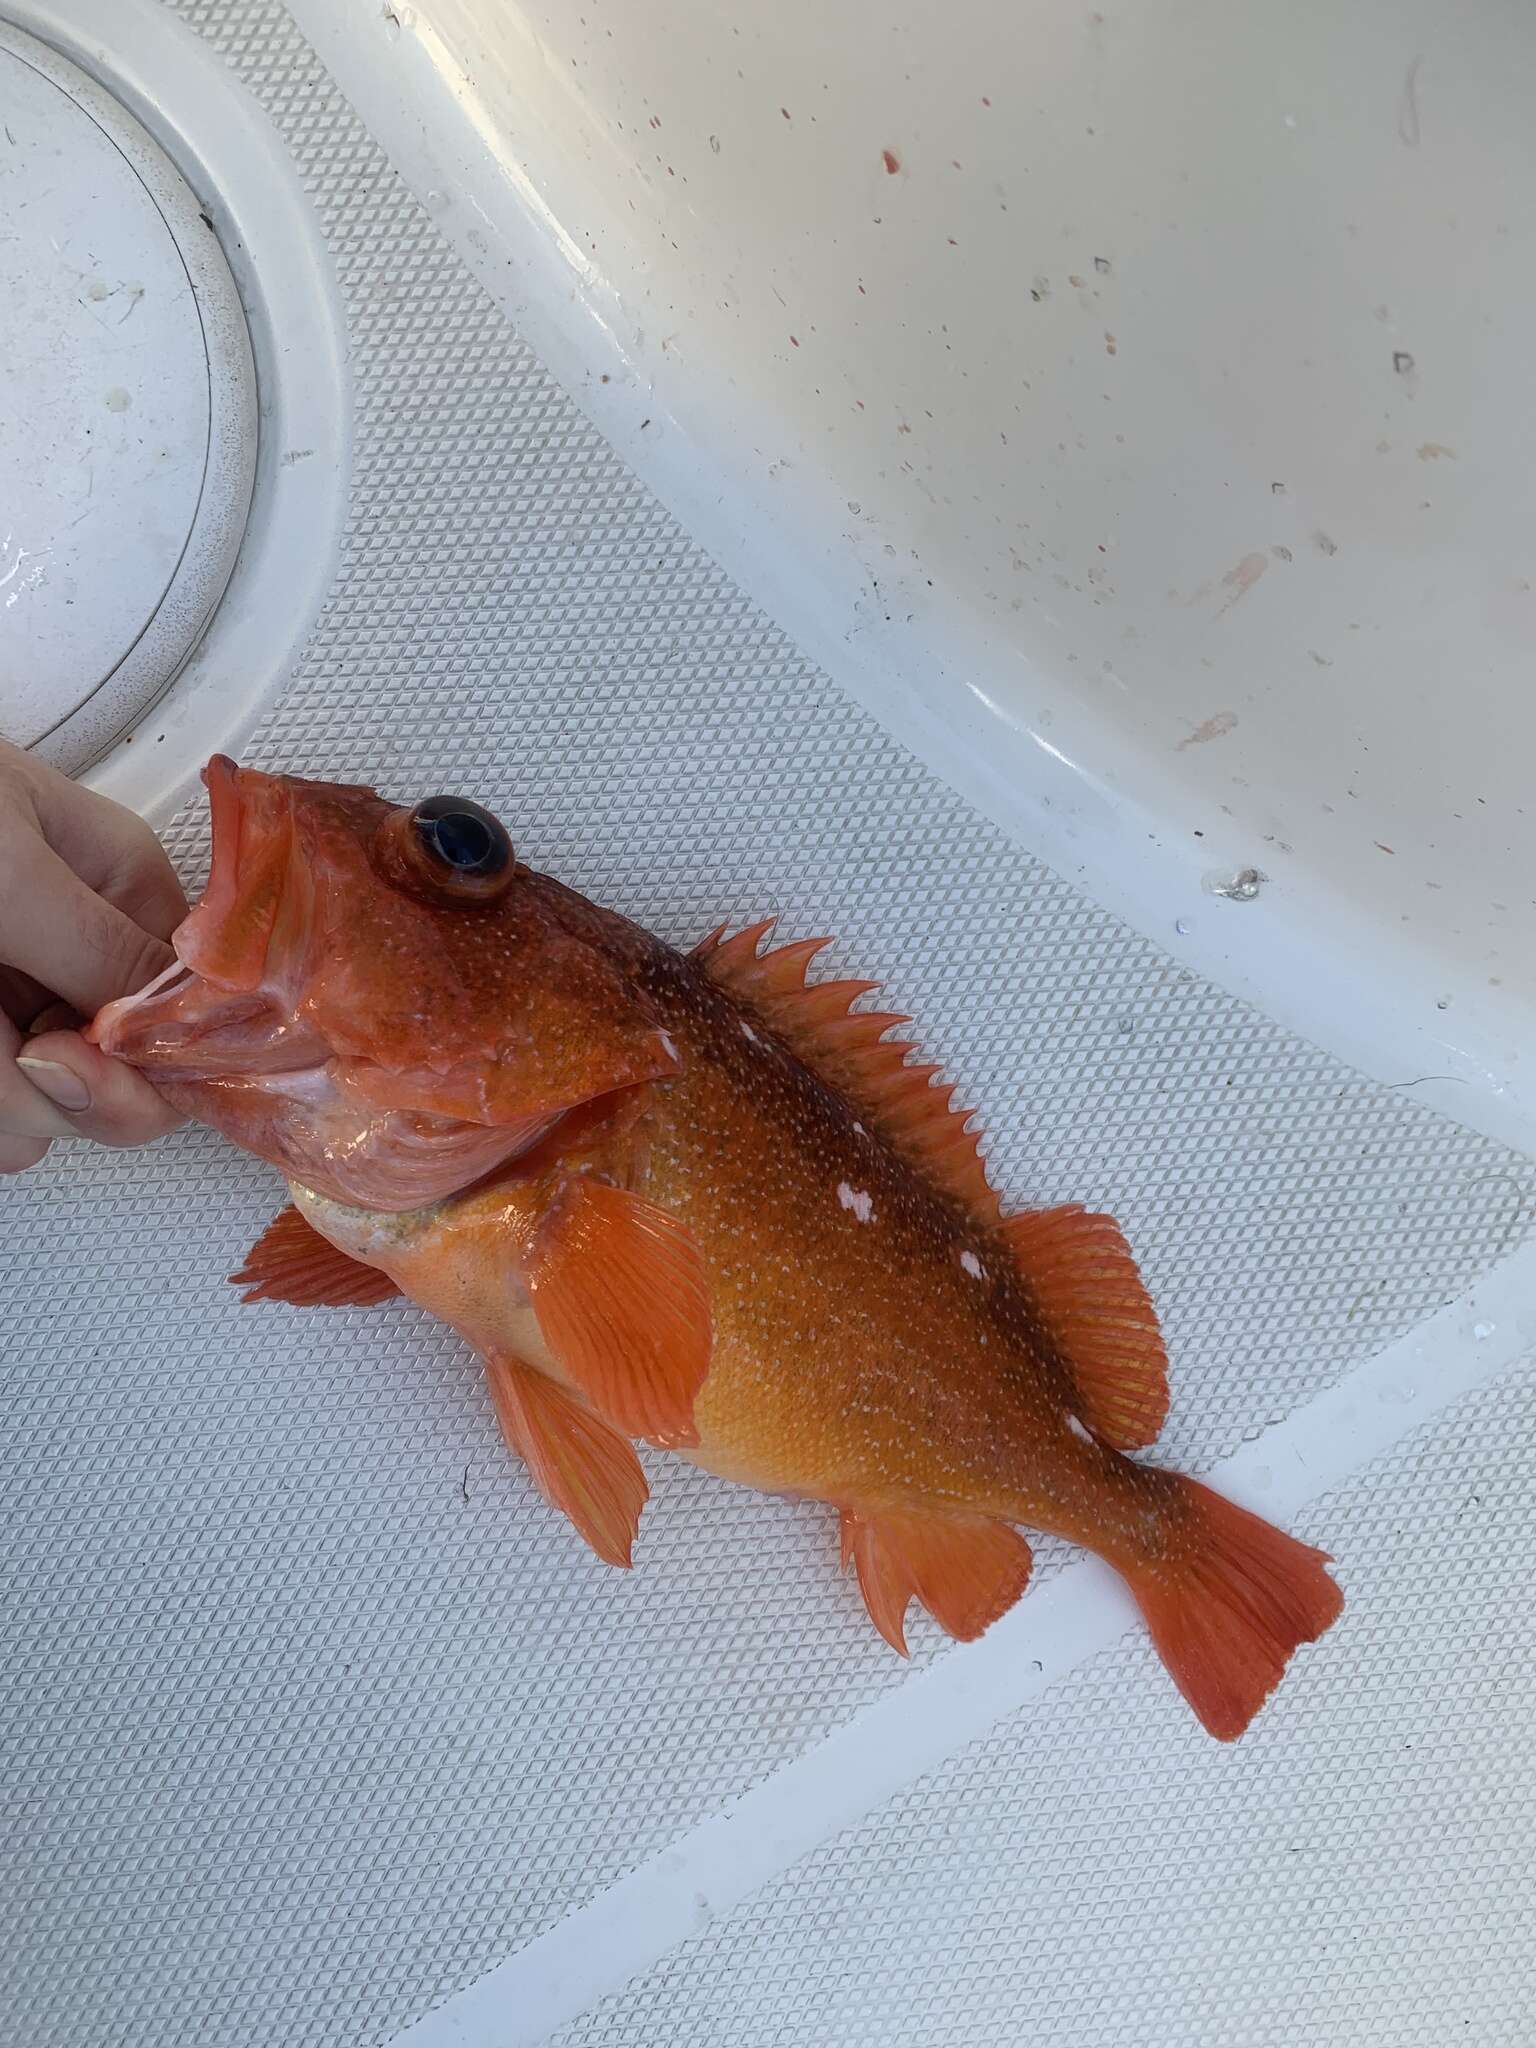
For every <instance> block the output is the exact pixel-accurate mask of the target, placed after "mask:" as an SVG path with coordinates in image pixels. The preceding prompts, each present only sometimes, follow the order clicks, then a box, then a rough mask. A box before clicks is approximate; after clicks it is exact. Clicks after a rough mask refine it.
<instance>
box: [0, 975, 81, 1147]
mask: <svg viewBox="0 0 1536 2048" xmlns="http://www.w3.org/2000/svg"><path fill="white" fill-rule="evenodd" d="M25 1044H26V1040H25V1039H24V1038H23V1037H22V1034H21V1032H20V1030H19V1029H18V1028H17V1026H16V1024H15V1023H14V1022H13V1021H12V1019H11V1018H10V1017H9V1016H7V1015H6V1014H5V1013H4V1012H0V1173H24V1172H25V1171H26V1169H27V1168H28V1167H29V1166H36V1164H37V1162H38V1161H39V1160H40V1159H41V1158H42V1156H43V1154H44V1153H45V1152H46V1151H47V1150H48V1146H49V1144H50V1142H51V1141H52V1140H53V1139H54V1138H58V1137H62V1136H64V1135H65V1133H66V1132H67V1131H68V1129H69V1124H68V1120H67V1118H65V1117H64V1116H63V1115H62V1114H61V1113H60V1112H59V1111H58V1110H57V1109H55V1108H54V1107H53V1105H52V1104H51V1103H50V1102H49V1101H48V1099H47V1097H46V1096H44V1095H41V1094H39V1093H38V1091H37V1089H36V1088H34V1087H33V1086H32V1085H31V1083H30V1082H29V1081H28V1079H27V1077H26V1075H25V1073H24V1072H23V1071H22V1070H21V1068H19V1067H18V1066H17V1064H16V1055H17V1054H18V1053H19V1052H20V1051H21V1049H22V1047H23V1046H24V1045H25Z"/></svg>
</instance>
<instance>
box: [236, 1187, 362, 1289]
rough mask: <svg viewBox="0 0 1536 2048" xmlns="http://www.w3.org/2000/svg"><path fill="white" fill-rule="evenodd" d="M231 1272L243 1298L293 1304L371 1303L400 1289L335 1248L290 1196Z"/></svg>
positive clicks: (357, 1260) (358, 1260)
mask: <svg viewBox="0 0 1536 2048" xmlns="http://www.w3.org/2000/svg"><path fill="white" fill-rule="evenodd" d="M229 1277H230V1279H231V1281H232V1282H233V1283H234V1285H235V1286H236V1287H243V1288H244V1289H245V1290H246V1291H245V1293H244V1294H243V1295H242V1296H241V1299H242V1300H243V1301H286V1302H289V1303H291V1304H292V1305H293V1306H294V1307H295V1308H375V1307H377V1305H378V1304H379V1303H380V1302H381V1301H392V1300H393V1299H394V1297H395V1296H396V1295H397V1294H398V1293H399V1292H400V1290H399V1288H398V1287H397V1286H396V1285H395V1283H394V1281H393V1280H391V1279H390V1277H389V1275H388V1274H387V1273H381V1272H380V1271H379V1269H378V1267H377V1266H365V1265H364V1264H363V1263H362V1261H361V1260H360V1259H353V1258H349V1257H348V1255H347V1254H346V1253H345V1252H339V1251H337V1249H336V1247H335V1245H333V1244H332V1243H330V1241H329V1240H328V1239H326V1238H323V1237H322V1236H321V1235H320V1233H319V1231H318V1230H316V1229H315V1228H314V1226H313V1225H312V1224H310V1223H308V1222H306V1221H305V1219H304V1217H303V1216H301V1215H300V1214H299V1212H298V1210H297V1209H295V1208H294V1206H293V1204H292V1203H291V1202H290V1203H289V1205H288V1207H287V1208H286V1209H280V1210H279V1211H278V1213H277V1214H276V1215H275V1216H274V1217H273V1219H272V1221H271V1222H270V1223H269V1224H268V1225H267V1227H266V1229H265V1230H264V1231H263V1232H262V1233H261V1236H260V1237H259V1238H257V1240H256V1242H255V1244H253V1245H252V1246H251V1249H250V1250H249V1252H247V1254H246V1258H245V1264H244V1265H243V1266H242V1267H241V1268H240V1270H239V1272H238V1273H231V1274H230V1276H229Z"/></svg>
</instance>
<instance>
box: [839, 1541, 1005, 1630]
mask: <svg viewBox="0 0 1536 2048" xmlns="http://www.w3.org/2000/svg"><path fill="white" fill-rule="evenodd" d="M839 1512H840V1514H841V1516H842V1553H843V1569H844V1570H845V1571H846V1570H847V1568H848V1564H849V1561H850V1559H851V1560H852V1562H853V1565H854V1568H855V1570H856V1571H857V1572H858V1575H859V1591H860V1592H861V1593H862V1594H863V1595H864V1605H865V1606H866V1607H867V1608H868V1609H869V1618H870V1620H871V1621H872V1622H873V1623H874V1624H875V1627H876V1628H877V1629H878V1630H879V1631H880V1633H881V1635H883V1636H884V1637H885V1640H886V1641H887V1642H888V1643H889V1644H890V1646H891V1648H892V1649H893V1650H899V1651H900V1653H901V1654H902V1656H903V1657H905V1656H906V1654H907V1638H906V1627H905V1623H906V1614H907V1608H908V1607H909V1606H910V1604H911V1603H912V1601H914V1600H916V1601H918V1602H919V1603H920V1604H921V1605H922V1606H924V1607H926V1608H927V1610H928V1612H929V1613H930V1614H931V1615H932V1616H933V1618H934V1620H935V1621H936V1622H937V1623H938V1624H939V1627H940V1628H942V1629H944V1630H946V1631H947V1632H948V1634H950V1635H952V1636H953V1637H954V1638H955V1639H956V1641H957V1642H962V1643H968V1642H971V1641H973V1640H974V1639H975V1638H976V1637H977V1636H979V1635H980V1634H981V1632H982V1631H983V1629H986V1628H990V1627H991V1625H992V1623H993V1622H994V1621H996V1620H997V1618H998V1616H999V1615H1002V1614H1006V1613H1007V1611H1008V1609H1009V1608H1010V1607H1011V1606H1012V1605H1013V1603H1014V1601H1015V1600H1017V1599H1018V1597H1019V1595H1020V1594H1021V1593H1022V1592H1023V1591H1024V1588H1025V1587H1026V1586H1027V1585H1028V1584H1029V1574H1030V1567H1031V1565H1032V1564H1033V1562H1034V1560H1033V1558H1032V1557H1031V1555H1030V1548H1029V1545H1028V1544H1027V1543H1026V1542H1025V1541H1024V1538H1023V1537H1022V1536H1021V1535H1020V1534H1019V1532H1018V1531H1017V1529H1011V1528H1010V1527H1009V1526H1008V1524H1007V1523H1006V1522H998V1521H993V1520H991V1519H990V1518H989V1517H986V1516H982V1515H950V1514H943V1513H930V1512H929V1511H927V1510H926V1509H914V1508H889V1509H884V1510H882V1511H881V1512H880V1513H878V1514H866V1513H865V1512H864V1511H863V1510H862V1509H859V1508H842V1509H841V1510H840V1511H839Z"/></svg>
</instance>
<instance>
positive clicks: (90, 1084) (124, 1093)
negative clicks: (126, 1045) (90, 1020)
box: [0, 1031, 185, 1146]
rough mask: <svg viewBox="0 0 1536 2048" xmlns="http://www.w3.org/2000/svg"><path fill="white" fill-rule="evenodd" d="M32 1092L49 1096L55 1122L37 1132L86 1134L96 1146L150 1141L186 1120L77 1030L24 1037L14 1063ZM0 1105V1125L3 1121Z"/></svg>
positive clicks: (129, 1069) (140, 1077) (48, 1105)
mask: <svg viewBox="0 0 1536 2048" xmlns="http://www.w3.org/2000/svg"><path fill="white" fill-rule="evenodd" d="M18 1065H19V1066H20V1068H21V1070H22V1072H23V1074H24V1076H25V1080H26V1082H27V1083H29V1084H30V1085H31V1089H32V1092H33V1093H34V1094H37V1093H38V1092H39V1091H41V1095H42V1096H44V1097H46V1098H47V1102H46V1104H45V1107H46V1108H47V1109H48V1110H49V1112H50V1114H51V1116H52V1117H53V1118H54V1119H55V1127H54V1128H51V1129H49V1130H48V1131H47V1132H46V1133H44V1132H43V1131H41V1129H39V1130H38V1131H37V1132H36V1135H46V1136H47V1137H50V1138H88V1139H90V1140H91V1141H92V1142H93V1143H94V1144H97V1145H113V1146H127V1145H148V1144H151V1143H153V1141H154V1140H155V1139H156V1138H163V1137H164V1136H165V1135H166V1133H167V1132H169V1131H174V1130H175V1129H176V1127H177V1126H178V1124H181V1123H183V1122H184V1121H185V1119H184V1118H183V1116H182V1114H181V1112H180V1111H179V1110H176V1109H173V1108H172V1107H171V1105H170V1103H168V1102H167V1101H166V1100H165V1098H164V1096H162V1095H160V1094H157V1093H156V1091H155V1089H153V1088H152V1087H151V1086H150V1084H149V1082H148V1081H146V1080H145V1079H144V1077H143V1075H142V1074H140V1073H138V1072H136V1071H135V1069H134V1068H132V1067H130V1066H126V1065H125V1064H124V1063H123V1062H122V1061H121V1060H114V1059H109V1058H108V1057H107V1055H106V1054H105V1053H101V1052H98V1051H97V1050H96V1048H95V1046H93V1045H87V1044H86V1042H85V1040H84V1039H83V1038H82V1037H81V1036H80V1034H79V1033H78V1032H77V1031H49V1032H44V1033H42V1034H40V1035H39V1036H37V1037H34V1038H30V1039H28V1041H27V1043H26V1046H25V1048H24V1050H23V1052H22V1054H21V1057H20V1060H19V1062H18ZM4 1114H5V1112H4V1108H3V1106H0V1126H3V1125H4Z"/></svg>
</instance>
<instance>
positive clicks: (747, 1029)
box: [741, 1017, 763, 1045]
mask: <svg viewBox="0 0 1536 2048" xmlns="http://www.w3.org/2000/svg"><path fill="white" fill-rule="evenodd" d="M741 1035H742V1037H743V1038H744V1039H746V1040H747V1042H748V1044H750V1045H761V1044H762V1042H763V1041H762V1040H761V1039H760V1038H759V1037H758V1035H757V1033H756V1032H755V1031H754V1030H753V1029H752V1026H751V1025H750V1024H749V1023H748V1022H747V1020H746V1018H745V1017H743V1018H742V1020H741Z"/></svg>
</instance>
